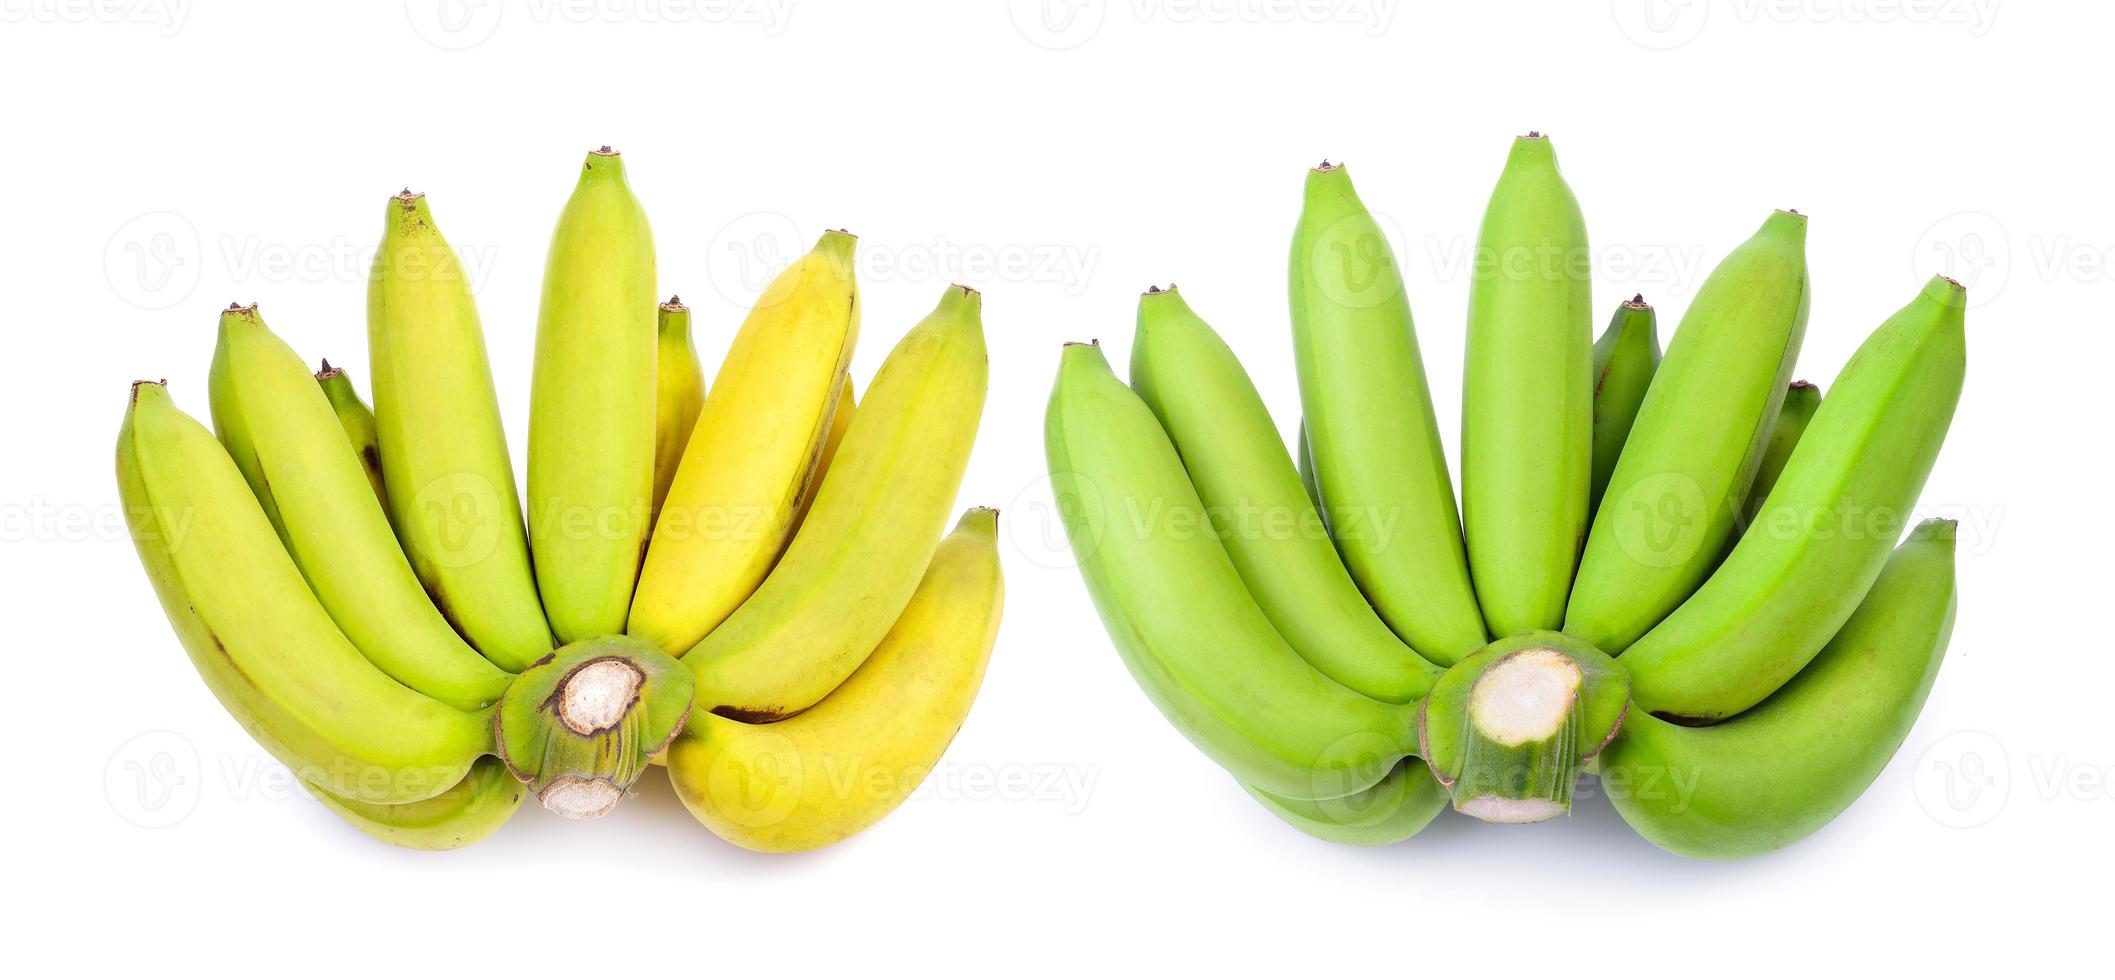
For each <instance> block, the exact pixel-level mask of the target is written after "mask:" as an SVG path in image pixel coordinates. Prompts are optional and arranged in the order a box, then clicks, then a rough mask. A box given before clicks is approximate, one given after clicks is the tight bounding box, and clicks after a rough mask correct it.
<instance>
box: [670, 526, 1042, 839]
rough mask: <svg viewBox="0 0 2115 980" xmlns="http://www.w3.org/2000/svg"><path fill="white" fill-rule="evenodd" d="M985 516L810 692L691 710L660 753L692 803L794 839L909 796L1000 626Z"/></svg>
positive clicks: (721, 831) (710, 822) (751, 833)
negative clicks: (867, 652)
mask: <svg viewBox="0 0 2115 980" xmlns="http://www.w3.org/2000/svg"><path fill="white" fill-rule="evenodd" d="M997 523H998V512H997V511H994V510H989V509H986V508H981V507H979V508H974V509H971V510H970V511H969V512H968V513H966V514H964V515H963V516H962V521H961V523H960V524H959V525H958V526H957V527H956V529H955V532H954V533H953V534H950V535H948V537H947V539H946V540H944V541H942V542H941V543H940V547H939V548H938V550H936V551H935V552H934V553H933V560H932V564H931V565H930V566H929V567H928V568H927V569H926V572H925V578H924V580H923V581H921V582H920V583H919V584H918V590H917V592H916V593H915V594H913V595H912V597H911V601H910V604H909V605H908V606H905V607H904V610H903V615H902V616H900V617H898V618H897V620H896V623H895V625H894V626H893V627H891V628H890V630H889V632H888V635H887V636H886V637H884V638H883V639H882V641H881V645H880V646H878V647H876V648H875V649H874V651H873V653H872V655H871V656H869V657H867V659H866V662H865V663H864V664H862V665H860V667H859V669H858V670H856V671H854V672H853V673H852V676H851V677H849V678H847V679H846V680H845V682H844V683H843V684H842V685H840V686H839V687H838V688H837V690H835V691H833V692H831V693H830V696H829V697H826V698H824V699H823V700H822V701H821V703H819V704H817V705H815V706H814V707H813V708H810V709H808V710H807V711H805V712H803V713H801V714H800V715H797V716H795V717H793V718H789V719H787V720H785V721H781V722H777V723H774V724H769V725H750V724H744V723H742V722H739V721H734V720H732V719H728V718H723V717H720V716H719V715H715V714H710V713H707V712H703V711H700V712H696V713H694V714H693V715H692V720H691V723H690V727H689V728H687V729H686V730H685V731H684V732H683V734H682V735H680V736H678V737H677V738H676V741H675V744H674V745H672V746H670V747H669V752H668V775H669V779H670V781H671V782H673V783H674V785H675V787H676V792H677V794H678V795H679V796H681V798H682V800H683V805H684V806H687V807H689V808H690V812H691V814H692V815H694V816H696V817H697V818H698V820H699V822H701V823H703V824H705V826H707V827H709V828H711V829H712V832H713V833H715V834H718V835H720V836H721V837H723V838H725V839H727V840H729V841H732V842H733V843H736V844H739V845H741V846H743V847H746V848H749V849H750V850H755V851H805V850H811V849H813V848H817V847H822V846H824V845H826V844H832V843H835V842H837V841H840V840H843V839H844V838H846V837H850V836H852V835H853V834H856V833H858V832H860V831H861V830H864V829H866V828H867V827H869V826H872V825H873V824H874V823H875V822H876V821H878V820H880V819H881V818H882V817H885V816H887V815H888V814H889V811H891V810H894V809H895V808H896V806H897V805H898V804H900V803H902V802H903V800H904V799H905V798H906V797H908V796H910V794H911V792H912V791H913V790H916V789H917V788H918V784H919V783H920V782H922V781H923V780H924V779H925V776H926V774H927V773H928V772H931V771H932V768H933V765H934V764H935V763H937V762H939V761H940V756H941V754H942V753H944V752H946V751H947V745H948V743H949V742H950V741H952V740H953V739H954V737H955V731H956V730H957V729H959V728H960V727H961V726H962V719H963V718H964V716H966V715H967V714H968V713H969V707H970V702H971V701H972V700H974V699H975V698H976V695H977V687H978V685H979V684H981V683H982V682H983V679H984V665H985V663H986V662H987V660H988V659H989V658H990V655H991V647H992V642H993V641H994V640H995V639H997V637H998V633H999V612H1000V607H1001V606H1002V605H1003V602H1004V593H1005V588H1004V585H1003V583H1002V580H1001V576H1000V573H999V550H998V538H997Z"/></svg>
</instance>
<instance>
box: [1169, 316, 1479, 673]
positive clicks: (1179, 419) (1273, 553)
mask: <svg viewBox="0 0 2115 980" xmlns="http://www.w3.org/2000/svg"><path fill="white" fill-rule="evenodd" d="M1131 387H1132V388H1133V389H1134V390H1136V391H1137V392H1138V396H1139V397H1140V398H1141V399H1143V400H1144V401H1145V403H1146V405H1147V406H1148V407H1150V408H1151V409H1152V410H1153V414H1154V415H1156V416H1158V417H1159V419H1160V422H1161V425H1162V427H1163V428H1165V429H1166V430H1167V435H1168V438H1169V439H1171V440H1172V441H1173V442H1174V444H1175V449H1176V451H1177V452H1178V453H1180V454H1181V456H1182V465H1183V466H1184V468H1185V469H1187V470H1188V472H1189V475H1190V483H1191V484H1192V485H1193V486H1195V488H1196V490H1197V495H1198V497H1199V498H1200V499H1202V501H1203V503H1204V506H1205V509H1206V513H1207V515H1208V516H1209V517H1210V519H1211V521H1212V525H1213V526H1212V528H1211V530H1212V533H1213V534H1214V535H1215V536H1217V537H1218V538H1219V540H1220V541H1221V543H1223V544H1224V545H1225V546H1226V552H1227V555H1228V556H1229V557H1230V558H1232V559H1233V562H1234V567H1235V569H1236V570H1238V571H1239V572H1240V573H1241V580H1242V581H1243V582H1244V583H1246V584H1247V586H1248V590H1249V593H1250V594H1251V595H1253V596H1254V597H1255V599H1256V604H1257V605H1259V606H1261V607H1262V608H1263V612H1264V614H1265V615H1266V616H1268V617H1269V618H1270V621H1271V624H1272V625H1274V626H1276V627H1277V630H1278V633H1279V634H1280V635H1282V636H1283V637H1284V638H1285V641H1286V642H1287V643H1290V644H1291V645H1292V648H1293V649H1294V650H1297V651H1299V653H1300V656H1302V657H1305V658H1307V661H1308V663H1311V664H1313V665H1314V666H1315V669H1316V670H1319V671H1321V672H1322V673H1324V674H1327V675H1328V676H1329V677H1330V678H1331V679H1333V680H1335V681H1336V682H1337V683H1339V684H1342V685H1344V686H1345V687H1349V688H1351V689H1352V690H1354V691H1357V692H1359V693H1361V694H1364V695H1366V696H1367V697H1371V698H1376V699H1378V700H1382V701H1393V702H1396V703H1399V704H1400V703H1407V702H1410V701H1414V700H1417V699H1418V698H1419V697H1422V696H1423V695H1424V693H1425V692H1426V691H1427V690H1430V689H1431V687H1432V683H1433V682H1434V681H1436V680H1438V679H1439V674H1440V669H1439V668H1438V667H1435V666H1433V665H1432V664H1431V663H1430V662H1429V661H1427V660H1425V659H1424V658H1423V657H1420V656H1418V655H1417V652H1416V651H1414V650H1412V649H1410V648H1409V647H1407V646H1404V645H1403V641H1402V640H1400V639H1397V638H1396V636H1395V634H1394V633H1392V632H1389V630H1388V624H1386V623H1383V622H1381V620H1380V617H1379V616H1377V615H1375V614H1374V612H1373V607H1372V606H1370V605H1367V603H1366V598H1365V596H1363V595H1360V594H1359V587H1358V586H1357V585H1356V584H1354V583H1353V582H1352V581H1351V575H1350V574H1349V573H1348V572H1346V571H1345V570H1344V563H1343V562H1342V561H1341V560H1340V559H1338V557H1337V552H1336V549H1335V547H1334V546H1333V545H1331V544H1330V540H1329V531H1328V529H1327V528H1325V527H1323V526H1322V518H1321V515H1320V514H1319V513H1317V512H1316V510H1315V507H1314V504H1313V503H1312V502H1311V501H1310V500H1309V499H1308V498H1307V496H1306V493H1305V491H1303V490H1302V489H1301V487H1300V475H1299V473H1298V471H1297V470H1296V469H1295V468H1294V465H1293V462H1292V460H1291V458H1289V457H1288V456H1287V455H1286V452H1285V443H1284V442H1283V441H1281V440H1280V438H1279V436H1278V429H1277V426H1276V425H1274V424H1273V423H1272V422H1271V418H1270V410H1269V409H1267V408H1265V407H1264V406H1263V398H1262V396H1260V395H1258V394H1257V393H1256V387H1255V385H1254V384H1253V383H1251V382H1250V381H1249V377H1248V373H1247V372H1245V371H1243V370H1242V369H1241V362H1240V360H1238V359H1237V358H1235V357H1234V352H1233V351H1232V350H1231V349H1229V348H1228V347H1227V346H1226V342H1225V341H1224V340H1222V339H1220V337H1219V335H1218V334H1217V333H1214V332H1213V331H1212V328H1211V327H1210V326H1208V325H1207V324H1206V323H1205V322H1204V321H1203V320H1202V319H1200V318H1198V316H1197V314H1196V313H1194V312H1192V311H1191V310H1190V307H1189V304H1187V303H1185V302H1183V299H1182V296H1181V295H1180V294H1178V293H1176V292H1175V289H1174V287H1172V286H1171V287H1169V288H1168V289H1166V290H1160V289H1154V290H1151V291H1149V292H1147V293H1146V294H1145V295H1144V296H1141V297H1139V300H1138V336H1137V338H1136V340H1135V341H1134V342H1133V344H1132V346H1131Z"/></svg>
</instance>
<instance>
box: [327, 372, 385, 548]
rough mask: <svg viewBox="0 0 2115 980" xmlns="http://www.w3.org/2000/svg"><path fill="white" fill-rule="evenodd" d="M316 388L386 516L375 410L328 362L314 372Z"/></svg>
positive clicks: (347, 376) (344, 374)
mask: <svg viewBox="0 0 2115 980" xmlns="http://www.w3.org/2000/svg"><path fill="white" fill-rule="evenodd" d="M316 384H317V385H318V386H320V387H321V388H322V389H323V397H325V398H328V399H330V408H331V411H333V412H336V413H338V425H339V426H340V427H341V428H343V429H344V430H345V438H346V440H347V441H349V442H351V443H352V447H353V455H355V456H357V457H359V460H360V468H361V469H362V470H365V471H366V472H367V484H368V486H371V487H373V488H374V491H375V499H376V500H378V501H380V502H381V504H382V511H383V513H384V514H385V515H386V514H387V513H388V511H389V489H388V488H387V487H386V486H384V485H383V483H382V440H381V439H380V437H378V436H377V435H376V434H375V413H374V410H373V409H370V408H368V407H367V403H366V402H363V401H361V400H360V393H359V391H357V390H355V389H354V388H353V383H352V377H351V376H349V375H347V374H346V373H345V369H344V368H334V367H331V366H330V361H328V360H326V361H324V362H323V369H322V370H320V371H317V372H316Z"/></svg>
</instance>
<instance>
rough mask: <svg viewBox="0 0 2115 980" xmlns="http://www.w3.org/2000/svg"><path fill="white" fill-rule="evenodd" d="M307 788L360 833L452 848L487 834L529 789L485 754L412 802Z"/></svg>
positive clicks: (402, 842) (424, 847)
mask: <svg viewBox="0 0 2115 980" xmlns="http://www.w3.org/2000/svg"><path fill="white" fill-rule="evenodd" d="M308 790H309V792H310V793H311V794H313V795H314V796H315V797H316V800H317V802H320V803H322V804H323V805H324V806H326V807H329V808H330V810H331V812H333V813H336V814H337V815H338V816H339V817H342V818H344V820H345V822H346V823H349V824H352V825H353V826H354V827H356V828H358V829H359V831H360V832H361V833H363V834H366V835H367V836H369V837H372V838H374V839H376V840H378V841H382V842H384V843H388V844H395V845H397V846H398V847H409V848H413V849H416V850H421V851H452V850H454V849H456V848H458V847H468V846H469V845H471V844H475V843H477V842H478V841H481V840H484V839H485V838H487V837H490V836H492V833H493V831H496V830H498V829H499V828H500V827H501V826H502V825H504V824H505V823H506V822H507V821H508V820H509V819H510V818H512V817H513V816H514V811H516V810H519V809H521V801H522V800H524V799H527V798H528V795H529V793H528V788H527V787H525V786H523V785H522V784H521V780H519V779H516V778H514V774H513V773H511V772H508V771H507V767H506V766H505V765H504V764H502V763H501V762H500V761H499V760H498V759H495V758H492V757H490V756H486V757H485V758H482V759H479V760H477V765H475V766H472V767H471V768H470V774H469V775H467V776H464V777H463V781H462V782H459V783H457V784H455V785H454V786H452V787H450V788H449V789H448V791H447V792H445V793H442V794H441V795H439V796H436V797H434V798H432V799H430V800H420V801H418V802H417V803H395V804H389V803H356V802H354V801H352V800H347V799H344V798H342V797H339V796H334V795H332V794H331V793H330V791H328V790H325V789H323V788H321V787H318V786H315V785H313V784H310V785H309V786H308Z"/></svg>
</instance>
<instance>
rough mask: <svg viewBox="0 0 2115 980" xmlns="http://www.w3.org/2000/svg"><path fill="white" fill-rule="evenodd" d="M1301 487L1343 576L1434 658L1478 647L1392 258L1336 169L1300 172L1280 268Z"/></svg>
mask: <svg viewBox="0 0 2115 980" xmlns="http://www.w3.org/2000/svg"><path fill="white" fill-rule="evenodd" d="M1289 278H1290V288H1289V290H1288V292H1289V295H1290V296H1291V299H1292V329H1293V360H1294V361H1295V363H1296V364H1297V366H1298V368H1299V374H1300V406H1301V410H1302V413H1303V417H1304V418H1305V419H1306V425H1307V443H1308V451H1309V453H1310V454H1311V455H1312V458H1313V465H1314V474H1315V487H1316V489H1317V490H1318V491H1319V492H1320V496H1321V501H1322V510H1323V515H1324V518H1325V519H1326V520H1327V521H1328V524H1329V530H1330V533H1331V535H1332V536H1333V538H1334V539H1335V541H1336V545H1337V550H1338V551H1339V552H1341V553H1342V554H1343V556H1344V564H1345V566H1346V567H1347V568H1348V569H1349V570H1350V572H1351V577H1352V579H1353V581H1356V582H1357V583H1358V584H1359V588H1360V589H1362V590H1363V591H1364V592H1365V594H1366V598H1367V599H1369V600H1371V601H1372V603H1373V607H1374V609H1375V610H1377V611H1378V612H1379V613H1380V615H1381V618H1382V619H1383V620H1385V621H1386V622H1387V623H1388V625H1389V627H1390V628H1392V629H1394V630H1395V633H1396V635H1397V636H1400V637H1402V638H1403V640H1404V641H1405V642H1407V643H1409V644H1410V646H1411V647H1412V648H1413V649H1415V650H1417V651H1418V652H1419V653H1421V654H1423V655H1424V656H1426V657H1427V658H1429V659H1431V660H1432V662H1433V663H1437V664H1451V663H1453V662H1454V661H1456V660H1459V659H1461V658H1462V657H1464V656H1466V655H1468V654H1469V653H1470V652H1472V651H1474V650H1475V649H1476V648H1477V647H1480V646H1483V644H1484V641H1485V640H1486V639H1488V636H1487V635H1486V634H1485V633H1484V623H1483V613H1482V612H1481V611H1480V610H1479V609H1478V607H1477V605H1476V591H1475V589H1474V588H1473V587H1472V586H1471V585H1470V583H1469V564H1468V557H1467V554H1466V553H1465V552H1464V550H1463V547H1462V538H1461V534H1462V532H1461V519H1460V517H1459V516H1458V514H1457V512H1456V510H1455V509H1454V484H1453V481H1452V480H1451V479H1449V478H1448V476H1447V458H1446V452H1445V448H1444V447H1443V446H1442V445H1441V444H1440V439H1439V420H1438V418H1437V417H1436V416H1435V415H1434V414H1433V412H1432V393H1431V391H1430V390H1429V389H1428V388H1427V387H1426V385H1425V365H1424V360H1423V358H1422V356H1421V355H1420V354H1419V353H1418V349H1417V335H1416V332H1415V329H1414V327H1413V326H1412V325H1411V322H1410V301H1409V297H1408V296H1407V295H1406V294H1405V292H1404V287H1403V274H1402V269H1401V268H1399V267H1398V266H1397V265H1396V260H1395V253H1394V252H1393V250H1391V249H1390V248H1389V246H1388V239H1387V236H1386V235H1384V234H1382V233H1381V228H1380V225H1379V223H1378V222H1376V221H1374V219H1373V216H1372V215H1371V214H1370V213H1368V212H1367V210H1366V206H1365V205H1364V204H1362V203H1360V201H1359V198H1358V194H1357V193H1356V192H1355V191H1353V190H1352V187H1351V176H1350V175H1349V174H1347V173H1346V172H1345V170H1344V168H1343V167H1341V166H1335V165H1331V164H1329V163H1327V162H1325V163H1323V164H1322V165H1321V166H1319V167H1316V168H1315V169H1313V170H1310V171H1308V174H1307V193H1306V201H1305V204H1304V206H1303V207H1302V208H1301V210H1300V222H1299V225H1298V227H1297V228H1295V229H1294V231H1293V244H1292V262H1291V269H1290V274H1289Z"/></svg>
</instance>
